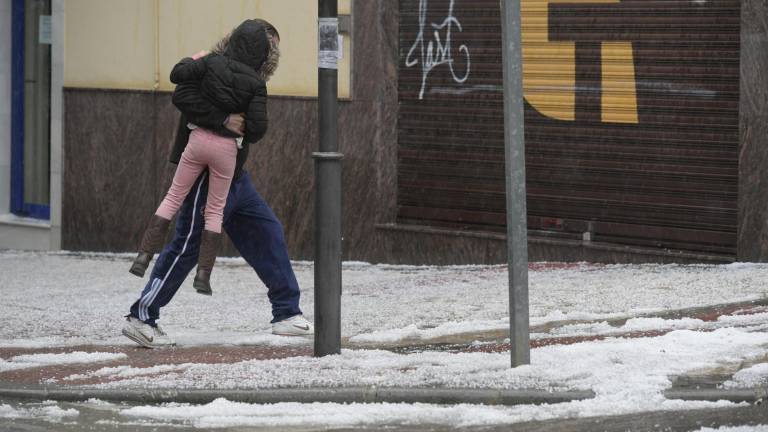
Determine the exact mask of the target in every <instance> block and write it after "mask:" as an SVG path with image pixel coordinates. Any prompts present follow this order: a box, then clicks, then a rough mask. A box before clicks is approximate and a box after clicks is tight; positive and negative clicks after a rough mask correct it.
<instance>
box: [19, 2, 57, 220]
mask: <svg viewBox="0 0 768 432" xmlns="http://www.w3.org/2000/svg"><path fill="white" fill-rule="evenodd" d="M12 13H13V16H12V22H13V24H12V27H13V28H12V30H11V31H12V41H11V43H12V72H11V80H12V101H11V104H12V108H11V212H13V213H14V214H17V215H19V216H27V217H33V218H38V219H50V171H51V169H50V154H51V131H50V125H51V121H50V118H51V100H50V98H51V0H13V11H12Z"/></svg>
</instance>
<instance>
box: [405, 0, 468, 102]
mask: <svg viewBox="0 0 768 432" xmlns="http://www.w3.org/2000/svg"><path fill="white" fill-rule="evenodd" d="M453 4H454V0H451V2H450V6H449V8H448V15H447V16H446V17H445V18H444V19H443V20H442V21H441V22H439V23H436V22H431V23H430V29H431V30H432V34H431V35H428V37H430V39H429V41H425V40H424V38H425V35H424V32H425V29H426V27H427V0H420V1H419V32H418V34H417V36H416V40H415V41H414V42H413V45H411V49H409V50H408V55H407V56H406V58H405V65H406V67H409V68H411V67H414V66H416V65H420V66H421V89H420V90H419V99H423V98H424V88H425V87H426V85H427V77H428V76H429V73H430V72H431V71H432V69H434V68H436V67H438V66H440V65H448V69H449V70H450V72H451V76H452V77H453V80H454V81H455V82H457V83H459V84H463V83H464V82H465V81H466V80H467V78H469V71H470V55H469V48H468V47H467V45H465V44H461V45H459V49H458V52H459V53H460V54H461V55H463V56H464V58H465V61H466V70H465V71H463V72H464V73H463V75H459V74H457V72H456V70H455V69H454V59H453V53H452V50H451V32H452V30H453V27H454V26H455V27H456V28H457V29H458V30H459V31H462V27H461V22H459V20H458V19H457V18H456V17H455V16H453ZM441 32H444V34H445V36H444V37H441Z"/></svg>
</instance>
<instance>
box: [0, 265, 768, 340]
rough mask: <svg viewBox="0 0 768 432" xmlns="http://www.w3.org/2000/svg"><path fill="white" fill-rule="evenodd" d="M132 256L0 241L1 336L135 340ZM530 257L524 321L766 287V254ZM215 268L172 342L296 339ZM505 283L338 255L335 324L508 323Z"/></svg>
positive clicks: (376, 334) (388, 329)
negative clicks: (125, 328)
mask: <svg viewBox="0 0 768 432" xmlns="http://www.w3.org/2000/svg"><path fill="white" fill-rule="evenodd" d="M131 258H132V256H129V255H112V254H85V255H75V254H66V253H33V252H0V286H2V294H3V302H2V306H1V307H2V312H3V313H2V316H0V346H6V347H8V346H18V347H36V346H40V347H46V346H73V345H81V344H104V345H106V344H110V345H111V344H128V343H130V342H129V341H127V340H126V339H125V338H123V337H122V336H120V335H119V329H120V327H121V325H122V316H123V315H125V314H126V313H127V312H128V310H129V308H130V305H131V304H132V303H133V302H134V301H135V300H136V299H137V298H138V296H139V294H140V292H141V289H142V288H143V284H144V283H145V282H146V279H138V278H136V277H135V276H133V275H131V274H129V273H128V267H129V266H130V259H131ZM536 267H537V268H541V269H539V270H532V271H531V272H530V273H529V279H530V282H529V283H530V316H531V325H537V324H543V323H547V322H553V321H563V320H591V321H599V320H601V319H608V318H617V317H633V316H636V315H638V314H642V313H650V312H658V311H666V310H670V309H682V308H688V307H694V306H707V305H714V304H720V303H729V302H737V301H744V300H755V299H760V298H767V297H768V284H766V283H765V276H766V272H768V265H766V264H731V265H720V266H712V265H709V266H707V265H695V266H691V265H688V266H682V265H609V266H594V265H587V264H584V265H576V266H570V267H566V268H552V269H549V268H547V267H546V266H541V265H539V266H536ZM294 268H295V271H296V276H297V278H298V280H299V284H300V286H301V287H302V301H301V306H302V309H303V310H304V312H305V314H306V315H307V316H308V317H309V318H310V319H311V318H312V315H313V299H314V296H313V268H312V266H311V265H310V264H309V263H302V262H299V263H296V264H295V266H294ZM212 277H213V280H212V285H213V288H214V295H213V297H206V296H201V295H199V294H196V293H195V292H194V289H192V287H191V284H192V281H191V278H188V280H187V281H186V282H185V283H184V285H182V287H181V288H180V289H179V293H178V294H177V295H176V297H175V298H174V299H173V301H172V302H171V303H170V304H169V305H168V306H167V307H166V308H165V309H163V315H162V316H161V319H160V321H159V322H160V324H161V325H162V326H163V328H164V329H165V330H166V331H168V332H169V333H171V334H172V335H173V336H174V337H175V339H176V340H177V342H179V343H180V344H185V345H190V344H209V343H213V344H217V343H234V344H287V343H296V340H295V339H290V338H280V337H273V336H272V335H271V334H270V333H269V330H270V325H269V321H270V320H271V319H272V316H271V313H270V307H269V303H268V301H267V296H266V288H265V287H264V285H263V284H262V283H261V281H259V279H258V277H257V276H256V274H255V272H254V271H253V270H252V269H251V268H250V267H248V266H247V265H246V264H245V262H244V261H243V260H241V259H224V260H221V259H220V260H219V262H218V265H217V267H216V270H215V271H214V273H213V276H212ZM507 289H508V288H507V272H506V267H505V266H451V267H411V266H388V265H370V264H365V263H345V264H344V266H343V295H342V334H343V335H344V336H345V337H351V338H352V340H351V341H352V342H355V341H359V342H366V341H367V342H377V341H396V340H398V339H402V338H406V337H410V338H413V337H417V338H418V337H423V338H429V337H435V336H440V335H445V334H451V333H466V332H472V331H481V330H488V329H494V328H495V329H504V328H506V327H507V322H508V321H507V317H508V315H507V308H508V300H507V293H508V291H507ZM650 326H651V327H653V324H650ZM574 330H576V329H574ZM419 335H421V336H419Z"/></svg>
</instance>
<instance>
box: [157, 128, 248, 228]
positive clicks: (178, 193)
mask: <svg viewBox="0 0 768 432" xmlns="http://www.w3.org/2000/svg"><path fill="white" fill-rule="evenodd" d="M236 159H237V144H236V143H235V140H234V139H233V138H226V137H223V136H220V135H216V134H215V133H213V132H211V131H209V130H207V129H203V128H199V127H198V128H196V129H194V130H193V131H192V132H191V133H190V134H189V142H187V147H186V149H184V153H182V154H181V160H180V161H179V166H178V167H177V168H176V174H174V176H173V184H172V185H171V187H170V189H168V193H167V194H166V195H165V199H163V202H162V203H160V207H158V208H157V211H156V212H155V214H156V215H158V216H160V217H161V218H164V219H168V220H170V219H173V216H175V215H176V212H177V211H179V208H180V207H181V204H182V203H183V202H184V198H186V197H187V194H188V193H189V191H190V189H192V185H193V184H194V183H195V180H197V177H198V176H199V175H200V173H202V172H203V170H204V169H205V168H206V167H208V175H209V178H208V200H207V202H206V204H205V229H206V230H208V231H213V232H217V233H220V232H221V223H222V219H223V218H224V205H225V204H226V203H227V194H228V193H229V185H230V184H231V183H232V176H233V175H234V173H235V160H236Z"/></svg>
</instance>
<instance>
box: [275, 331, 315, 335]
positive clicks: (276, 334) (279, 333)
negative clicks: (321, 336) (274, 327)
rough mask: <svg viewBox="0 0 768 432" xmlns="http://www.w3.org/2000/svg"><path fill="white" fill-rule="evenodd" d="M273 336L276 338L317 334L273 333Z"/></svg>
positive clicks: (313, 333) (312, 332)
mask: <svg viewBox="0 0 768 432" xmlns="http://www.w3.org/2000/svg"><path fill="white" fill-rule="evenodd" d="M272 334H273V335H276V336H314V335H315V332H314V331H311V332H309V333H287V332H285V333H280V332H276V331H272Z"/></svg>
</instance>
